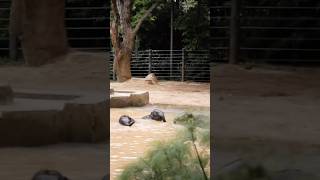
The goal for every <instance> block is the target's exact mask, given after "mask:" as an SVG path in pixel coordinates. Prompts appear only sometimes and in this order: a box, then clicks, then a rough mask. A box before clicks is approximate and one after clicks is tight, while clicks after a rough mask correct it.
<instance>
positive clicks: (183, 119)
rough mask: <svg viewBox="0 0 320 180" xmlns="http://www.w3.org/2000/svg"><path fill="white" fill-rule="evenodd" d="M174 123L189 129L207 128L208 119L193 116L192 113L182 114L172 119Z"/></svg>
mask: <svg viewBox="0 0 320 180" xmlns="http://www.w3.org/2000/svg"><path fill="white" fill-rule="evenodd" d="M174 123H177V124H181V125H184V126H186V127H189V128H195V127H201V128H206V129H208V128H209V118H208V117H206V116H202V115H197V116H195V115H193V114H192V113H184V114H182V115H181V116H179V117H177V118H175V119H174Z"/></svg>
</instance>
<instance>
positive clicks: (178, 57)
mask: <svg viewBox="0 0 320 180" xmlns="http://www.w3.org/2000/svg"><path fill="white" fill-rule="evenodd" d="M111 54H112V53H111ZM111 56H112V58H111V61H110V77H113V79H114V80H115V79H116V77H115V72H114V70H113V55H111ZM171 57H172V58H171ZM131 73H132V76H133V77H145V76H147V75H148V74H149V73H155V74H156V76H157V78H158V79H160V80H174V81H198V82H208V81H210V58H209V50H194V51H188V50H183V49H182V50H173V51H172V55H171V51H170V50H141V51H138V52H135V53H133V54H132V60H131Z"/></svg>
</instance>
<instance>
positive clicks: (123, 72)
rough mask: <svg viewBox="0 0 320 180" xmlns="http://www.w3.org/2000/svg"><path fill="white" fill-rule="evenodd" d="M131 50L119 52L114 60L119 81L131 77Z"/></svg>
mask: <svg viewBox="0 0 320 180" xmlns="http://www.w3.org/2000/svg"><path fill="white" fill-rule="evenodd" d="M131 56H132V55H131V52H120V54H119V56H118V57H117V58H116V59H115V61H116V74H117V80H118V81H119V82H124V81H127V80H129V79H131V77H132V76H131Z"/></svg>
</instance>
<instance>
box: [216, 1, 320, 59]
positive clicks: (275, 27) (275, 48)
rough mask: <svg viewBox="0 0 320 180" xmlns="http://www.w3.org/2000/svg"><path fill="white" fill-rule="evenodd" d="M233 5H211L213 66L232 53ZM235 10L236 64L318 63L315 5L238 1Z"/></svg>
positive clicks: (319, 30)
mask: <svg viewBox="0 0 320 180" xmlns="http://www.w3.org/2000/svg"><path fill="white" fill-rule="evenodd" d="M235 2H236V0H218V1H212V2H211V7H210V25H211V55H212V58H213V60H214V61H216V62H221V61H228V60H229V57H228V56H229V55H228V54H230V52H231V51H232V50H233V49H230V47H231V46H230V45H231V44H230V43H229V42H230V37H231V34H230V31H231V30H232V29H231V28H232V27H231V24H232V23H231V20H232V17H231V10H232V5H234V4H235ZM233 7H234V6H233ZM239 8H240V11H239V14H238V17H239V19H240V23H239V29H240V31H239V47H238V48H239V50H240V51H239V52H240V53H239V56H238V60H240V61H250V62H283V63H295V62H310V63H311V62H320V46H319V44H320V22H319V18H320V4H319V1H316V0H307V1H305V0H292V1H285V0H275V1H249V0H242V1H241V4H240V7H239Z"/></svg>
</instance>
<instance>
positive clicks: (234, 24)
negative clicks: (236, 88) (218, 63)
mask: <svg viewBox="0 0 320 180" xmlns="http://www.w3.org/2000/svg"><path fill="white" fill-rule="evenodd" d="M240 3H241V2H240V0H232V5H231V21H230V57H229V58H230V59H229V63H230V64H235V63H237V61H238V59H239V50H240V45H239V33H240Z"/></svg>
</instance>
